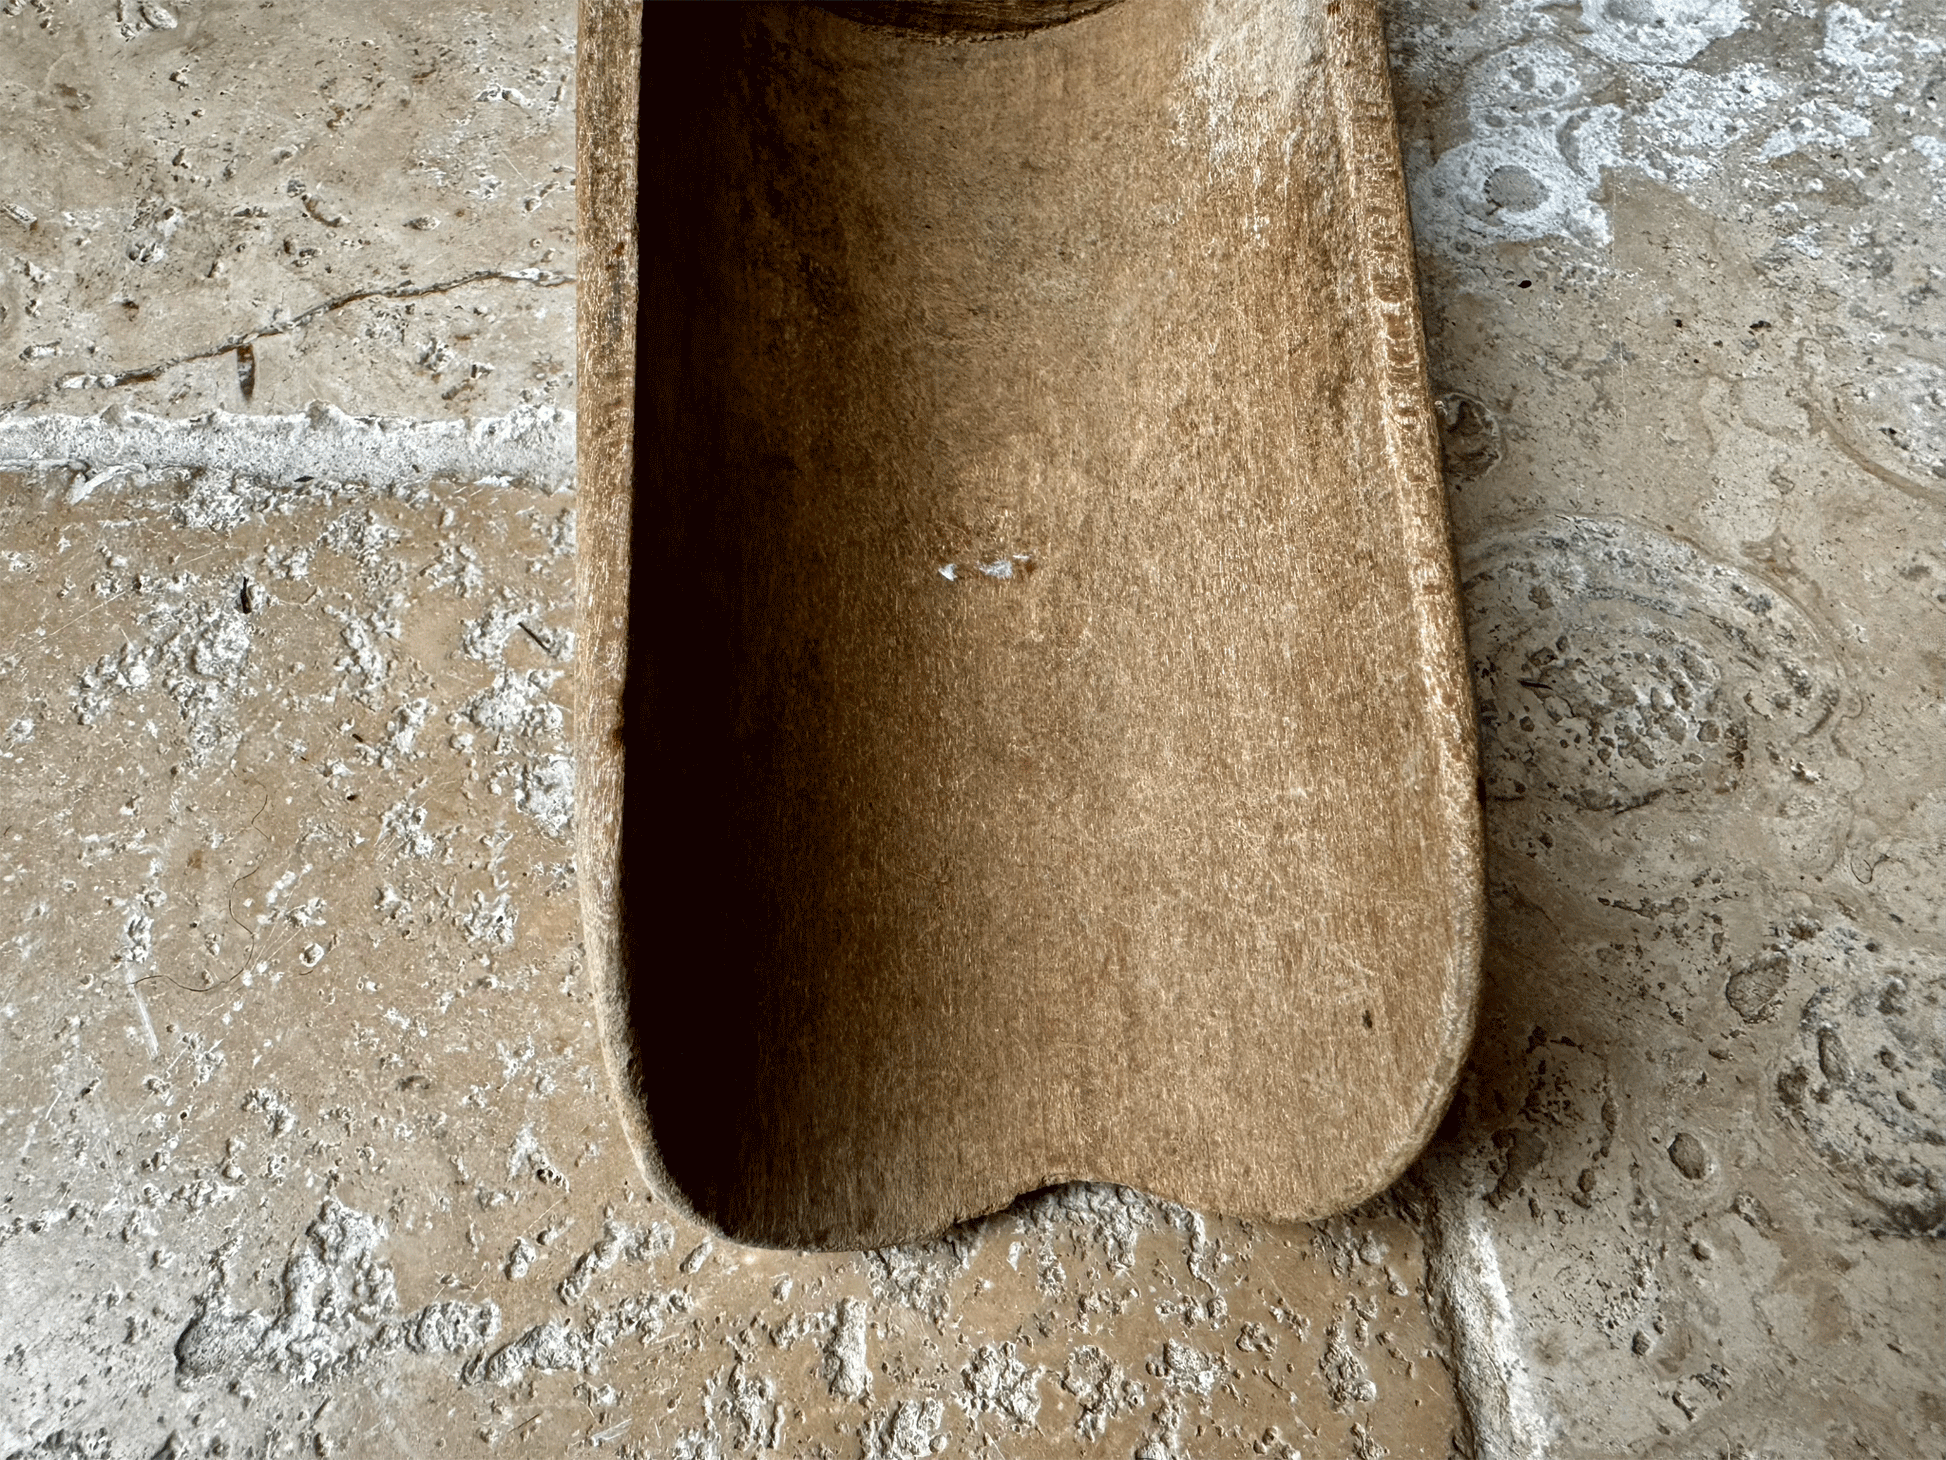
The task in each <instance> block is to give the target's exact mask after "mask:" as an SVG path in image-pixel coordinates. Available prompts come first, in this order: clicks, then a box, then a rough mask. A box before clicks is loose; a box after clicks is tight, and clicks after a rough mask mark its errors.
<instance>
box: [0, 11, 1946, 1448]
mask: <svg viewBox="0 0 1946 1460" xmlns="http://www.w3.org/2000/svg"><path fill="white" fill-rule="evenodd" d="M1390 23H1391V41H1392V47H1393V61H1394V70H1395V76H1396V77H1397V81H1398V86H1399V95H1400V111H1401V126H1402V131H1403V135H1404V139H1405V143H1406V153H1407V161H1408V170H1409V173H1410V178H1411V183H1412V188H1413V202H1414V210H1415V224H1416V227H1417V231H1418V240H1419V245H1420V259H1421V268H1422V274H1423V277H1422V290H1423V295H1424V300H1425V305H1426V313H1427V320H1428V328H1429V332H1430V336H1431V344H1432V354H1433V365H1434V373H1435V390H1436V393H1437V394H1438V395H1439V397H1440V402H1441V408H1442V413H1443V418H1444V420H1445V422H1446V427H1447V432H1446V448H1447V467H1448V479H1449V483H1450V487H1451V504H1452V510H1453V514H1454V524H1455V530H1456V537H1457V543H1458V550H1459V555H1460V561H1461V565H1462V574H1463V578H1464V584H1465V593H1466V606H1467V612H1468V615H1469V621H1470V628H1471V634H1472V646H1473V665H1474V670H1475V676H1476V680H1475V682H1476V688H1477V693H1478V696H1479V702H1480V711H1481V727H1482V735H1483V741H1482V753H1483V759H1484V766H1483V769H1484V773H1485V782H1486V792H1487V797H1488V832H1489V837H1490V856H1491V909H1492V934H1493V935H1492V945H1491V949H1490V953H1489V966H1488V975H1489V977H1488V987H1489V994H1488V1006H1487V1010H1486V1018H1485V1021H1484V1025H1483V1029H1482V1033H1481V1037H1480V1041H1479V1045H1478V1049H1477V1051H1476V1054H1475V1057H1474V1060H1473V1063H1472V1065H1471V1067H1470V1070H1469V1073H1468V1075H1467V1077H1466V1080H1465V1083H1464V1086H1463V1089H1462V1092H1461V1095H1460V1098H1459V1100H1458V1102H1457V1103H1456V1106H1455V1109H1454V1112H1453V1114H1452V1115H1451V1117H1450V1118H1449V1119H1448V1121H1447V1123H1446V1125H1445V1127H1444V1129H1443V1130H1442V1132H1441V1134H1440V1136H1439V1138H1438V1139H1437V1141H1436V1142H1435V1144H1434V1146H1433V1148H1432V1150H1431V1152H1430V1153H1429V1154H1428V1155H1427V1157H1426V1158H1425V1160H1423V1161H1422V1162H1421V1163H1420V1164H1419V1166H1418V1167H1417V1168H1415V1170H1414V1171H1413V1172H1412V1173H1411V1174H1410V1175H1409V1176H1408V1177H1407V1178H1406V1179H1405V1180H1404V1181H1403V1182H1402V1183H1401V1184H1400V1185H1399V1186H1398V1187H1397V1188H1396V1189H1395V1190H1394V1191H1393V1192H1391V1193H1389V1194H1388V1195H1387V1196H1386V1197H1385V1198H1383V1199H1381V1200H1379V1201H1377V1202H1375V1203H1373V1204H1372V1205H1371V1206H1370V1207H1368V1208H1366V1209H1363V1210H1361V1211H1358V1212H1355V1213H1352V1214H1350V1215H1348V1216H1346V1217H1344V1218H1342V1219H1339V1220H1335V1221H1332V1222H1329V1223H1324V1224H1321V1225H1318V1226H1315V1227H1293V1228H1280V1227H1272V1226H1263V1225H1251V1224H1247V1223H1240V1222H1235V1221H1229V1220H1225V1219H1222V1218H1218V1217H1215V1216H1204V1215H1200V1214H1197V1213H1193V1212H1189V1211H1185V1210H1182V1209H1179V1208H1174V1207H1170V1206H1168V1205H1165V1204H1162V1203H1158V1202H1155V1201H1151V1200H1149V1199H1146V1198H1143V1197H1140V1196H1137V1195H1135V1194H1133V1193H1129V1192H1126V1191H1122V1190H1119V1189H1115V1188H1106V1187H1073V1188H1065V1189H1061V1190H1058V1191H1055V1192H1051V1193H1047V1194H1044V1195H1042V1196H1039V1197H1036V1198H1033V1199H1031V1200H1029V1201H1027V1202H1024V1203H1022V1204H1021V1205H1020V1206H1019V1207H1017V1208H1016V1209H1014V1210H1012V1211H1009V1212H1007V1213H1003V1214H1001V1215H999V1216H996V1217H994V1218H991V1219H988V1220H986V1221H984V1222H981V1223H978V1224H975V1225H973V1226H971V1227H969V1228H966V1229H963V1230H960V1231H956V1232H954V1233H951V1234H949V1235H948V1236H947V1237H946V1238H945V1239H943V1240H941V1241H939V1242H936V1243H932V1244H928V1245H925V1246H922V1247H916V1248H906V1249H895V1250H889V1251H884V1252H877V1253H867V1254H862V1255H841V1256H804V1255H800V1254H780V1253H773V1252H758V1251H744V1250H738V1249H734V1248H731V1247H729V1246H727V1245H725V1244H722V1243H717V1244H712V1243H711V1242H709V1241H708V1240H707V1239H706V1238H705V1237H704V1236H703V1235H702V1234H701V1233H699V1232H697V1231H695V1230H694V1229H692V1228H690V1227H687V1226H686V1225H685V1224H684V1223H683V1222H682V1221H681V1220H680V1219H679V1218H677V1217H676V1216H675V1215H673V1214H672V1213H671V1212H670V1211H668V1210H667V1209H666V1208H665V1207H664V1206H663V1204H661V1203H659V1202H658V1201H657V1200H656V1199H655V1198H654V1197H653V1196H652V1195H651V1194H650V1192H649V1191H647V1190H646V1189H645V1188H644V1187H643V1185H642V1184H641V1181H640V1178H639V1176H638V1174H637V1172H636V1169H635V1166H634V1162H633V1159H632V1157H631V1155H630V1153H629V1152H628V1151H627V1150H626V1149H625V1148H624V1146H623V1145H622V1144H621V1141H620V1135H619V1128H618V1126H617V1124H616V1123H615V1121H614V1120H613V1118H612V1116H611V1114H610V1109H609V1105H608V1095H607V1092H606V1089H605V1085H604V1077H603V1074H602V1071H601V1065H600V1059H599V1054H598V1050H597V1047H596V1044H595V1038H594V1030H593V1024H592V1020H593V1013H592V1005H591V1003H590V997H589V990H588V988H587V986H586V984H585V982H584V981H583V979H582V976H581V972H580V967H579V962H578V956H577V949H576V909H575V900H574V888H573V868H572V863H571V857H570V848H569V836H570V829H571V818H572V807H573V799H572V797H573V772H572V764H571V761H570V759H569V737H570V734H571V730H572V720H571V714H572V705H571V704H570V703H569V702H568V698H567V695H566V689H567V679H566V675H565V668H566V665H567V664H568V663H569V662H570V660H571V657H572V654H573V648H574V643H573V634H572V622H573V603H572V568H573V554H574V498H573V492H572V488H573V417H572V409H573V403H574V380H573V358H574V357H573V330H572V323H573V309H572V296H573V290H572V279H573V274H574V268H575V263H574V241H573V226H572V225H573V212H574V204H573V198H574V188H573V183H574V179H573V173H572V157H573V148H572V140H573V139H572V123H573V103H574V91H573V63H574V16H573V12H572V6H571V5H570V4H568V3H565V0H506V3H503V4H501V5H499V6H496V7H493V9H492V10H491V11H490V12H489V11H485V10H482V9H479V8H475V7H472V6H461V5H455V4H451V3H448V0H414V3H411V4H404V3H397V0H345V3H341V4H337V5H331V6H323V5H312V4H305V3H300V0H279V3H275V4H244V3H242V0H175V3H173V4H171V5H167V6H165V5H164V4H163V3H160V0H4V3H0V134H4V136H5V137H6V139H7V140H6V143H5V146H4V149H0V555H3V556H4V558H5V572H4V574H0V606H3V607H4V612H5V616H6V619H7V621H8V622H9V624H10V626H11V627H10V633H9V637H8V639H7V641H6V643H5V644H4V646H0V763H3V764H4V766H5V774H4V776H0V860H4V864H5V865H4V867H0V938H4V939H5V940H6V941H5V944H4V950H5V954H6V961H5V967H6V969H7V973H8V976H7V978H6V981H5V983H4V985H0V1152H4V1153H5V1156H6V1160H7V1162H8V1165H7V1167H6V1170H5V1174H4V1176H0V1324H3V1325H4V1327H0V1456H10V1455H15V1454H21V1455H32V1456H48V1457H54V1456H90V1457H100V1456H120V1457H136V1460H148V1457H153V1456H190V1455H195V1456H203V1455H210V1456H223V1455H230V1456H246V1455H252V1456H254V1455H264V1456H277V1455H293V1454H299V1453H315V1454H319V1455H354V1456H363V1455H387V1454H394V1453H396V1454H410V1455H414V1456H419V1455H429V1454H435V1453H437V1454H470V1453H474V1452H479V1451H498V1452H502V1453H539V1454H566V1453H571V1452H579V1451H581V1450H587V1449H611V1450H613V1451H614V1452H615V1453H617V1454H621V1455H632V1456H642V1457H651V1456H653V1457H657V1460H660V1457H665V1456H673V1457H688V1460H702V1457H730V1456H738V1455H756V1456H761V1455H768V1454H773V1453H774V1454H779V1455H783V1456H807V1457H809V1456H828V1457H834V1460H851V1457H854V1456H862V1457H866V1460H897V1457H917V1456H921V1455H930V1454H934V1453H942V1452H943V1453H947V1454H953V1453H973V1454H986V1455H992V1456H1002V1455H1019V1456H1038V1455H1064V1454H1075V1455H1087V1456H1093V1455H1102V1456H1131V1457H1140V1460H1165V1457H1183V1460H1187V1457H1198V1460H1202V1457H1219V1456H1229V1455H1237V1456H1242V1455H1272V1456H1279V1455H1282V1456H1289V1455H1294V1454H1302V1455H1304V1456H1307V1457H1310V1460H1336V1457H1341V1456H1343V1457H1358V1460H1376V1457H1378V1456H1381V1455H1387V1454H1389V1455H1391V1456H1394V1457H1406V1456H1427V1457H1435V1460H1438V1457H1444V1456H1447V1455H1448V1454H1449V1453H1451V1452H1454V1451H1458V1452H1461V1453H1472V1454H1478V1455H1480V1456H1484V1457H1538V1456H1550V1457H1554V1456H1559V1457H1596V1456H1602V1457H1606V1456H1618V1455H1629V1456H1700V1457H1710V1460H1718V1457H1720V1460H1731V1457H1736V1460H1756V1457H1760V1456H1761V1457H1769V1456H1775V1457H1794V1456H1812V1455H1816V1456H1822V1455H1832V1456H1838V1455H1843V1456H1847V1457H1850V1456H1882V1457H1887V1460H1892V1457H1913V1460H1923V1457H1935V1456H1938V1455H1940V1454H1942V1453H1946V1383H1942V1381H1941V1379H1940V1378H1939V1375H1940V1373H1941V1372H1946V1320H1942V1318H1941V1307H1940V1301H1939V1295H1940V1294H1941V1293H1942V1292H1946V1261H1943V1260H1942V1254H1941V1248H1940V1241H1939V1237H1940V1233H1941V1231H1942V1228H1943V1227H1946V1154H1942V1153H1943V1152H1946V1015H1943V1014H1942V1008H1941V998H1942V994H1943V993H1946V923H1943V922H1942V915H1941V908H1942V889H1946V339H1942V322H1946V304H1943V303H1942V298H1941V288H1942V267H1946V265H1942V263H1941V260H1942V259H1946V227H1942V214H1943V213H1946V112H1942V110H1941V105H1942V100H1946V13H1943V12H1942V10H1941V8H1940V6H1939V4H1938V3H1937V0H1904V3H1902V4H1901V3H1888V4H1885V5H1883V6H1881V7H1879V8H1876V9H1874V10H1873V11H1871V12H1866V11H1862V10H1860V9H1856V8H1854V7H1853V6H1851V5H1850V4H1846V3H1833V4H1824V5H1819V4H1816V3H1812V0H1782V3H1776V4H1766V3H1765V0H1629V3H1627V4H1623V3H1620V0H1615V3H1604V0H1586V3H1585V4H1583V5H1581V6H1579V7H1576V8H1568V7H1561V6H1554V7H1534V6H1527V5H1521V4H1516V3H1513V0H1470V3H1468V4H1466V5H1461V4H1458V3H1456V0H1439V3H1435V0H1401V3H1397V4H1395V5H1394V6H1393V7H1392V9H1391V12H1390Z"/></svg>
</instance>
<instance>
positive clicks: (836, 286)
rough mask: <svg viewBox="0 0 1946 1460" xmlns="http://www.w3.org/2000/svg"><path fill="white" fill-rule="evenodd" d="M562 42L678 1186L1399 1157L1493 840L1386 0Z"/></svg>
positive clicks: (1427, 1078)
mask: <svg viewBox="0 0 1946 1460" xmlns="http://www.w3.org/2000/svg"><path fill="white" fill-rule="evenodd" d="M643 24H646V27H647V35H646V39H645V40H644V41H643V42H642V46H641V49H640V51H639V53H638V51H637V49H636V44H637V42H636V35H637V29H638V27H640V26H641V25H643ZM581 46H582V68H583V69H582V92H581V101H580V107H581V121H582V144H581V148H582V151H581V170H580V186H581V208H582V215H581V216H582V227H583V241H582V259H583V265H582V280H581V286H580V287H581V387H580V389H581V402H582V404H581V423H582V424H581V431H582V438H581V439H582V447H581V451H582V486H581V493H582V505H581V508H580V532H579V549H580V553H581V578H580V585H579V587H580V594H581V614H582V619H581V623H582V629H581V637H580V641H579V655H580V666H581V678H580V689H579V694H580V699H579V701H578V710H577V713H578V715H579V717H580V719H579V735H580V762H579V776H580V780H579V798H580V812H579V837H580V847H579V868H580V876H581V887H582V896H583V906H584V912H585V920H586V928H587V938H588V949H589V956H590V959H591V962H592V965H593V970H594V973H595V976H596V977H597V979H598V980H599V981H600V986H601V989H602V994H603V1038H604V1040H605V1042H606V1045H607V1048H608V1053H609V1056H610V1061H611V1068H612V1070H613V1072H614V1074H615V1077H616V1082H617V1085H618V1088H619V1090H620V1094H621V1103H622V1106H623V1108H624V1110H625V1111H626V1113H627V1118H628V1121H629V1123H630V1127H631V1135H632V1137H633V1139H635V1140H636V1142H637V1143H638V1148H639V1149H640V1151H641V1152H642V1154H643V1158H644V1161H645V1164H646V1166H647V1168H648V1170H649V1172H650V1174H651V1175H652V1177H653V1178H654V1180H655V1181H656V1183H657V1184H658V1186H659V1187H660V1189H661V1190H662V1191H663V1192H664V1193H665V1194H667V1195H668V1196H669V1197H670V1198H671V1199H673V1200H675V1201H677V1202H678V1203H679V1204H681V1205H682V1206H684V1207H685V1208H687V1209H688V1210H689V1211H691V1212H693V1213H694V1214H695V1215H696V1216H697V1217H699V1218H700V1219H702V1220H703V1221H705V1222H707V1223H708V1224H710V1225H711V1226H712V1227H714V1228H715V1229H717V1230H719V1231H721V1232H724V1233H726V1234H728V1235H730V1236H732V1237H734V1238H736V1239H738V1240H741V1241H745V1242H751V1243H759V1244H764V1245H773V1246H791V1247H840V1248H844V1247H865V1246H873V1245H878V1244H882V1243H886V1242H890V1241H895V1240H902V1239H907V1238H912V1237H916V1236H920V1235H924V1234H928V1233H933V1232H937V1231H938V1230H940V1229H942V1228H944V1227H946V1226H947V1225H949V1224H951V1223H953V1222H955V1221H957V1220H960V1219H963V1218H966V1217H969V1216H973V1215H976V1214H979V1213H983V1212H987V1211H991V1210H994V1209H996V1208H998V1207H1000V1206H1003V1205H1005V1204H1006V1203H1007V1202H1009V1201H1010V1200H1012V1199H1013V1198H1014V1197H1015V1196H1016V1195H1017V1194H1019V1193H1021V1192H1024V1191H1027V1190H1030V1189H1033V1188H1036V1187H1040V1186H1044V1185H1047V1184H1049V1183H1053V1182H1059V1181H1065V1180H1070V1179H1094V1180H1108V1181H1116V1182H1122V1183H1126V1184H1128V1185H1132V1186H1136V1187H1140V1188H1143V1189H1145V1190H1148V1191H1151V1192H1154V1193H1157V1194H1160V1195H1162V1196H1165V1197H1168V1198H1171V1199H1175V1200H1178V1201H1182V1202H1185V1203H1188V1204H1191V1205H1195V1206H1199V1207H1207V1208H1212V1209H1217V1210H1221V1211H1226V1212H1232V1213H1237V1214H1243V1215H1256V1216H1265V1217H1279V1218H1298V1217H1310V1216H1316V1215H1320V1214H1324V1213H1327V1212H1330V1211H1333V1210H1336V1209H1339V1208H1342V1207H1345V1206H1348V1205H1351V1204H1354V1203H1356V1202H1358V1201H1359V1200H1360V1199H1362V1198H1364V1197H1365V1196H1367V1195H1369V1194H1371V1193H1373V1192H1374V1191H1376V1190H1378V1189H1380V1188H1381V1187H1383V1186H1384V1185H1385V1184H1386V1183H1388V1182H1389V1181H1390V1180H1391V1179H1392V1178H1393V1177H1394V1176H1396V1175H1397V1174H1398V1173H1399V1171H1400V1170H1401V1169H1402V1168H1403V1167H1404V1165H1405V1164H1406V1163H1407V1162H1408V1161H1409V1160H1410V1159H1411V1158H1412V1157H1413V1156H1414V1154H1415V1153H1416V1152H1417V1151H1418V1150H1419V1148H1420V1147H1421V1145H1422V1144H1423V1143H1424V1141H1425V1140H1426V1139H1427V1137H1428V1135H1429V1134H1430V1132H1431V1130H1432V1128H1433V1126H1434V1124H1435V1123H1436V1121H1437V1120H1438V1118H1439V1116H1440V1114H1441V1112H1442V1110H1443V1108H1444V1106H1445V1103H1446V1101H1447V1098H1448V1096H1449V1093H1450V1090H1451V1087H1452V1084H1453V1081H1454V1078H1455V1076H1456V1073H1457V1070H1458V1067H1459V1063H1460V1060H1461V1058H1462V1056H1463V1054H1464V1051H1465V1048H1466V1045H1467V1041H1468V1038H1469V1036H1470V1033H1471V1028H1472V1019H1473V1006H1474V1001H1475V991H1476V981H1477V967H1478V958H1479V943H1480V933H1481V872H1480V851H1479V832H1478V824H1477V818H1478V812H1477V803H1476V797H1475V790H1474V760H1473V748H1472V739H1471V734H1472V732H1471V717H1470V706H1469V698H1468V691H1467V682H1466V674H1465V662H1464V655H1463V647H1462V640H1461V637H1460V630H1459V624H1458V617H1457V612H1456V606H1455V595H1454V579H1453V571H1452V563H1451V555H1450V549H1449V546H1448V541H1447V527H1446V518H1445V509H1444V501H1443V497H1442V490H1441V483H1440V478H1439V472H1438V459H1437V455H1436V442H1435V438H1434V434H1433V421H1432V416H1431V413H1430V409H1429V405H1428V400H1427V387H1426V376H1425V366H1424V354H1423V343H1422V338H1421V330H1420V323H1419V316H1418V312H1417V304H1416V299H1415V294H1414V284H1413V274H1412V264H1411V250H1410V235H1409V232H1408V227H1407V219H1406V212H1405V198H1404V192H1403V188H1402V184H1401V175H1400V167H1399V159H1398V149H1397V142H1396V137H1395V132H1394V124H1393V117H1392V110H1391V101H1390V93H1389V90H1388V83H1387V76H1386V69H1385V50H1384V44H1383V40H1382V37H1381V33H1380V27H1379V22H1378V17H1377V15H1376V13H1375V11H1374V8H1373V6H1372V4H1371V3H1370V0H1328V3H1326V0H1291V3H1284V4H1268V3H1253V0H1122V3H1119V4H1107V3H1095V4H1086V3H1083V4H1067V5H1025V6H1023V5H1007V4H950V3H949V4H933V5H923V4H885V5H827V6H812V5H777V6H768V5H732V6H714V5H703V6H697V7H684V6H672V5H660V6H651V7H649V8H648V10H647V13H646V21H644V20H643V16H642V12H641V11H639V10H636V9H634V8H633V7H630V6H627V5H622V4H616V3H612V0H586V3H585V8H584V17H583V36H582V42H581ZM638 57H639V71H638V69H637V68H638ZM638 79H639V91H638V89H637V87H638ZM638 122H639V154H638V151H637V140H638V132H637V126H638ZM638 155H639V166H640V170H639V177H638V175H637V164H638ZM638 269H639V281H640V295H639V306H638V299H637V295H636V280H637V278H638ZM638 325H639V330H638Z"/></svg>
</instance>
